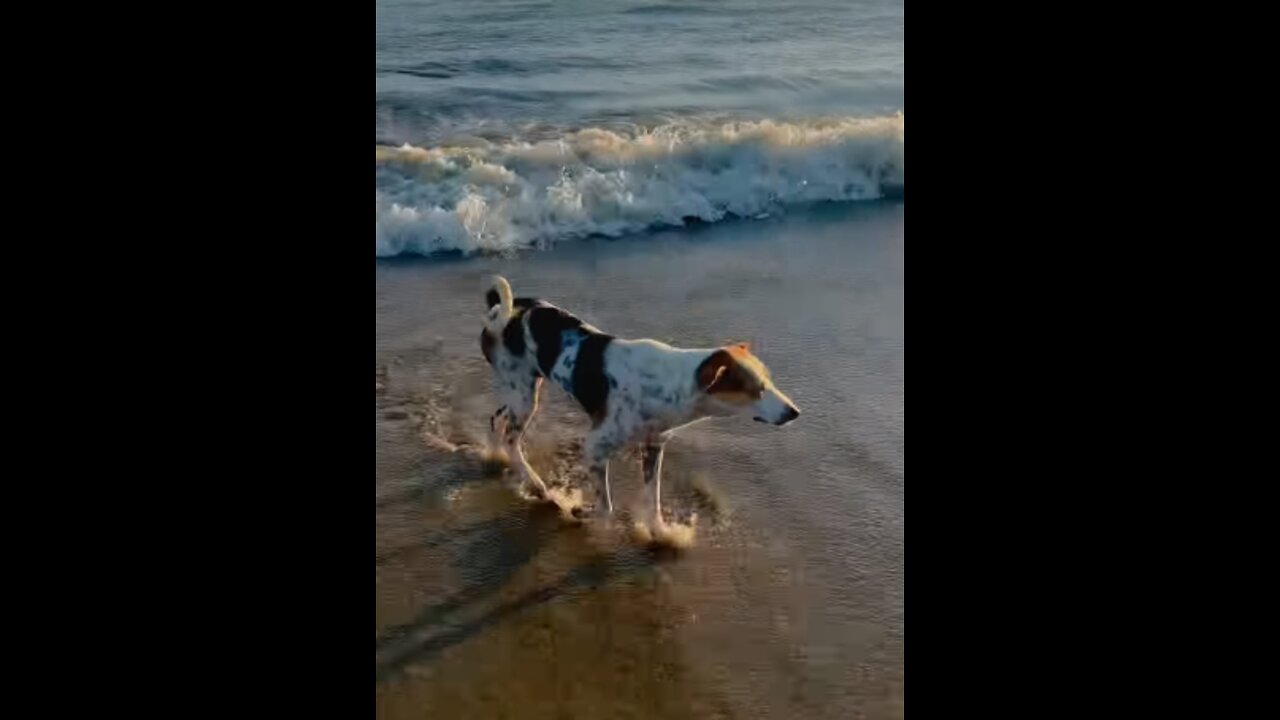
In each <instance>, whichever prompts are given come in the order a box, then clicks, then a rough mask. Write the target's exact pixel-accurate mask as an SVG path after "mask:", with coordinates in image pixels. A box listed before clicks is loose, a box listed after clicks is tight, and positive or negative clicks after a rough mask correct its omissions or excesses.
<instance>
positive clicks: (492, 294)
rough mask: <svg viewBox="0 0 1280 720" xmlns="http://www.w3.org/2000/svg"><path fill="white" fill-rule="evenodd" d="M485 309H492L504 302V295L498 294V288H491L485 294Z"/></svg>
mask: <svg viewBox="0 0 1280 720" xmlns="http://www.w3.org/2000/svg"><path fill="white" fill-rule="evenodd" d="M484 302H485V309H487V310H492V309H493V306H494V305H497V304H498V303H500V302H502V297H501V296H500V295H498V291H497V290H490V291H489V292H487V293H485V294H484Z"/></svg>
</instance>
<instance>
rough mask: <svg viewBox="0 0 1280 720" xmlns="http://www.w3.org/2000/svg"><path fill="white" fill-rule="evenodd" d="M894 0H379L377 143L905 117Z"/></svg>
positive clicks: (901, 15) (900, 13)
mask: <svg viewBox="0 0 1280 720" xmlns="http://www.w3.org/2000/svg"><path fill="white" fill-rule="evenodd" d="M904 33H905V8H904V5H903V3H902V2H901V0H896V1H894V0H888V1H886V0H834V1H833V0H826V1H820V2H804V1H803V0H800V1H797V2H778V1H777V0H702V1H689V0H684V1H681V2H671V3H653V2H644V1H643V0H556V1H555V2H527V1H523V0H484V1H479V0H465V1H462V0H430V1H425V0H409V1H403V0H400V1H395V2H391V1H387V0H378V1H377V3H376V24H375V45H374V50H375V73H374V74H375V82H374V90H375V103H374V106H375V131H376V133H375V134H376V139H377V142H379V143H384V144H392V145H400V144H402V143H410V144H413V145H418V146H423V147H429V146H432V145H437V144H441V143H444V142H448V141H449V140H450V138H453V137H457V136H459V135H462V136H467V135H478V136H481V137H486V138H489V139H495V140H502V139H508V138H509V137H511V136H512V135H513V134H521V133H531V134H535V135H536V134H537V133H539V132H541V133H544V134H554V133H557V132H561V131H563V130H564V129H566V128H569V129H573V128H582V127H602V128H610V129H618V128H621V129H627V128H630V127H632V126H633V125H634V124H636V123H641V124H659V123H662V122H664V121H672V120H677V121H679V120H685V119H688V118H691V117H717V118H736V119H747V118H749V119H764V118H772V119H777V120H804V119H808V118H814V117H823V116H849V115H858V116H878V115H880V116H883V115H892V114H894V113H896V112H898V111H900V110H901V111H905V105H906V95H905V62H906V60H905V57H906V55H905V46H904V42H905V35H904Z"/></svg>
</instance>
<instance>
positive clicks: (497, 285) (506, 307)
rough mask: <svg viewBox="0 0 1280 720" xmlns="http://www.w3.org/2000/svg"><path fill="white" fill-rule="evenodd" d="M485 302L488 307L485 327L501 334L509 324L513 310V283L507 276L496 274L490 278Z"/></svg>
mask: <svg viewBox="0 0 1280 720" xmlns="http://www.w3.org/2000/svg"><path fill="white" fill-rule="evenodd" d="M484 302H485V307H487V308H488V310H487V311H485V315H484V327H485V329H486V330H488V331H490V332H492V333H495V334H498V335H500V334H501V333H502V329H503V328H505V327H506V326H507V321H508V320H510V319H511V312H512V302H513V299H512V296H511V284H510V283H508V282H507V279H506V278H504V277H502V276H501V275H494V276H493V277H491V278H490V279H489V289H488V291H487V292H485V294H484Z"/></svg>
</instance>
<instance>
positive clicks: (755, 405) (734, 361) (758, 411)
mask: <svg viewBox="0 0 1280 720" xmlns="http://www.w3.org/2000/svg"><path fill="white" fill-rule="evenodd" d="M698 387H699V388H701V390H702V393H703V398H702V406H703V408H704V409H705V410H706V411H707V412H708V413H709V414H711V415H735V414H738V413H745V412H750V413H751V414H752V417H753V418H754V419H755V420H756V421H757V422H763V423H770V424H772V425H786V424H787V423H789V422H791V421H792V420H795V419H796V418H798V417H800V410H799V409H797V408H796V406H795V403H793V402H791V398H789V397H787V396H786V395H784V394H782V391H781V390H779V389H778V388H777V387H776V386H774V384H773V378H771V377H770V376H769V369H768V368H766V367H765V366H764V363H762V362H760V358H757V357H756V356H755V355H752V354H751V351H750V350H748V349H747V345H746V344H745V343H743V344H739V345H731V346H729V347H724V348H720V349H719V350H716V351H715V352H713V353H711V355H710V357H708V358H707V359H706V360H704V361H702V364H701V365H699V366H698Z"/></svg>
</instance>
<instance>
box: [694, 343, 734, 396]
mask: <svg viewBox="0 0 1280 720" xmlns="http://www.w3.org/2000/svg"><path fill="white" fill-rule="evenodd" d="M734 362H735V361H734V359H733V356H732V355H730V354H729V351H728V350H717V351H715V352H713V353H711V357H708V358H707V359H706V360H703V361H702V364H701V365H699V366H698V387H699V388H701V389H702V391H703V392H707V391H709V390H711V388H712V387H713V386H714V385H715V384H716V383H718V382H720V379H721V378H723V377H724V374H725V373H726V372H728V370H729V368H730V366H732V365H733V363H734Z"/></svg>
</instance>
